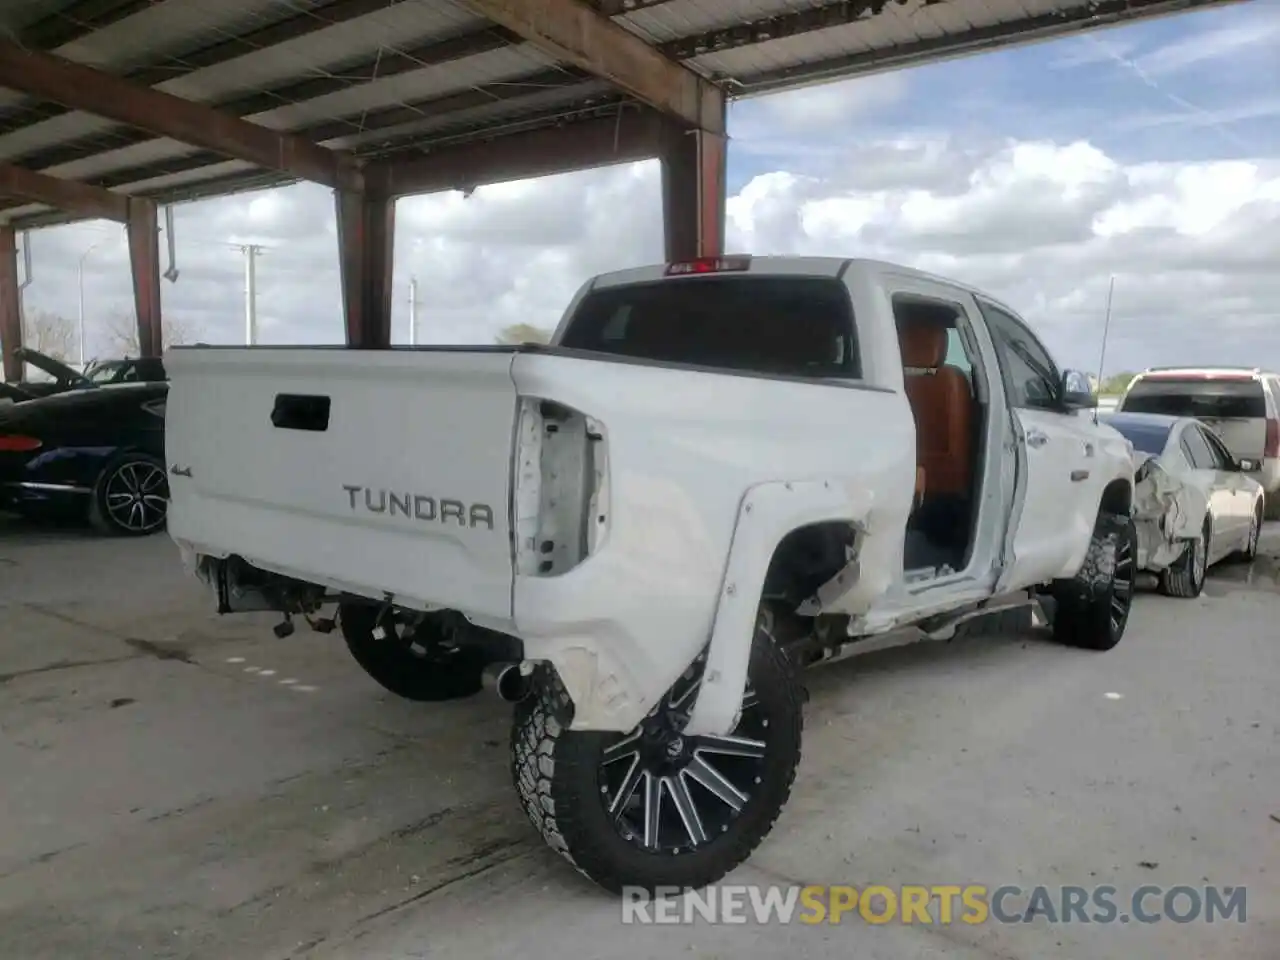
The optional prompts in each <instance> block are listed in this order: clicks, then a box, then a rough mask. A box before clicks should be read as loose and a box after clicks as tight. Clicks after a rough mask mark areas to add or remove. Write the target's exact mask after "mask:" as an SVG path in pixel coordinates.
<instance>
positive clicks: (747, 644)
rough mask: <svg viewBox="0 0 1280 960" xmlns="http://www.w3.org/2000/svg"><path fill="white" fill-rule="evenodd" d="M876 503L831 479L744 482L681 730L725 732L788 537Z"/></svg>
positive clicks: (854, 515) (853, 518) (851, 519)
mask: <svg viewBox="0 0 1280 960" xmlns="http://www.w3.org/2000/svg"><path fill="white" fill-rule="evenodd" d="M872 502H873V497H872V494H871V493H870V492H868V491H866V490H859V489H857V488H851V487H850V486H849V485H848V483H847V481H846V480H842V479H836V478H834V477H828V478H817V479H807V480H773V481H769V482H767V483H760V484H756V485H755V486H752V487H748V488H747V490H746V491H745V492H744V494H743V496H742V500H741V501H740V502H739V504H738V519H737V522H736V524H735V525H734V530H733V538H732V540H731V541H730V544H729V556H728V560H727V563H726V564H725V572H724V579H723V581H722V582H721V586H720V600H719V603H718V604H717V605H716V614H715V620H714V623H713V625H712V629H711V639H710V642H709V643H708V646H707V659H706V665H705V667H704V670H703V674H702V683H701V685H700V686H699V688H698V696H697V700H696V702H695V703H694V708H693V712H692V713H691V715H690V717H689V722H688V724H687V725H686V726H685V732H686V733H688V734H690V735H692V736H698V735H704V734H715V735H725V734H728V733H729V732H730V731H732V730H733V728H734V726H735V725H736V724H737V721H738V714H739V712H740V710H741V708H742V696H743V693H744V691H745V689H746V684H747V666H748V663H749V662H750V659H751V639H752V636H753V634H754V633H755V626H756V615H757V613H758V611H759V608H760V597H761V594H762V592H763V590H764V581H765V577H766V575H767V574H768V572H769V565H770V563H771V562H772V561H773V554H774V551H775V550H776V549H777V546H778V544H779V543H781V542H782V540H783V538H784V537H786V535H787V534H789V533H791V532H792V531H793V530H796V529H798V528H800V527H806V526H809V525H811V524H814V523H822V522H824V521H832V520H835V521H843V522H848V523H852V524H854V525H855V526H858V527H861V526H864V525H865V518H866V516H867V514H868V512H869V511H870V508H871V505H872Z"/></svg>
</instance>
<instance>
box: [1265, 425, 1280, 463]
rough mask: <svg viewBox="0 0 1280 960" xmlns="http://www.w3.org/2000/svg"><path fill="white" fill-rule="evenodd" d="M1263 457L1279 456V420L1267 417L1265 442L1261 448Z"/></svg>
mask: <svg viewBox="0 0 1280 960" xmlns="http://www.w3.org/2000/svg"><path fill="white" fill-rule="evenodd" d="M1262 455H1263V456H1264V457H1268V458H1271V457H1280V420H1277V419H1276V418H1275V417H1268V418H1267V442H1266V444H1265V445H1264V446H1263V448H1262Z"/></svg>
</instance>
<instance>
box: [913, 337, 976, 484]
mask: <svg viewBox="0 0 1280 960" xmlns="http://www.w3.org/2000/svg"><path fill="white" fill-rule="evenodd" d="M947 329H948V328H947V327H944V326H942V325H941V324H936V323H922V322H917V321H910V320H907V321H904V322H899V324H898V343H899V345H900V346H901V349H902V366H903V368H904V369H903V376H904V379H905V384H906V391H907V400H908V401H909V402H910V404H911V412H912V413H913V414H914V415H915V420H916V461H917V463H918V464H919V465H920V466H921V467H923V468H924V474H925V478H926V483H927V484H928V492H929V494H931V495H932V494H944V495H945V494H950V495H961V496H967V495H968V494H969V487H970V483H971V482H972V476H973V449H972V448H973V391H972V388H971V387H970V385H969V379H968V377H966V376H965V375H964V374H963V373H962V372H961V371H960V370H957V369H956V368H955V367H948V366H943V361H944V360H945V359H946V356H947Z"/></svg>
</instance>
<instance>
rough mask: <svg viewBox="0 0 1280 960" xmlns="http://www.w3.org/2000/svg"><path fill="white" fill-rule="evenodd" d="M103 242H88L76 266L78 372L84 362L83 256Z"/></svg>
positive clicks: (82, 370)
mask: <svg viewBox="0 0 1280 960" xmlns="http://www.w3.org/2000/svg"><path fill="white" fill-rule="evenodd" d="M105 242H106V241H105V239H104V240H95V241H94V242H93V243H91V244H89V248H88V249H87V250H85V252H84V253H82V254H80V263H79V265H78V266H77V267H76V273H77V275H78V276H77V281H78V283H79V287H80V372H81V373H84V364H85V356H84V261H85V258H86V257H88V256H89V254H91V253H93V251H94V249H95V248H96V247H99V246H101V245H102V244H103V243H105Z"/></svg>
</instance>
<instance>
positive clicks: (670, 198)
mask: <svg viewBox="0 0 1280 960" xmlns="http://www.w3.org/2000/svg"><path fill="white" fill-rule="evenodd" d="M726 148H727V142H726V138H725V137H724V136H723V135H722V134H717V133H710V132H708V131H706V130H697V129H692V128H689V127H682V126H679V125H677V124H670V125H669V127H668V130H667V132H666V134H665V136H664V138H663V147H662V218H663V234H664V238H665V243H666V258H667V260H669V261H670V260H688V259H691V258H693V257H712V256H717V255H718V254H721V253H724V208H725V199H726V194H725V155H726Z"/></svg>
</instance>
